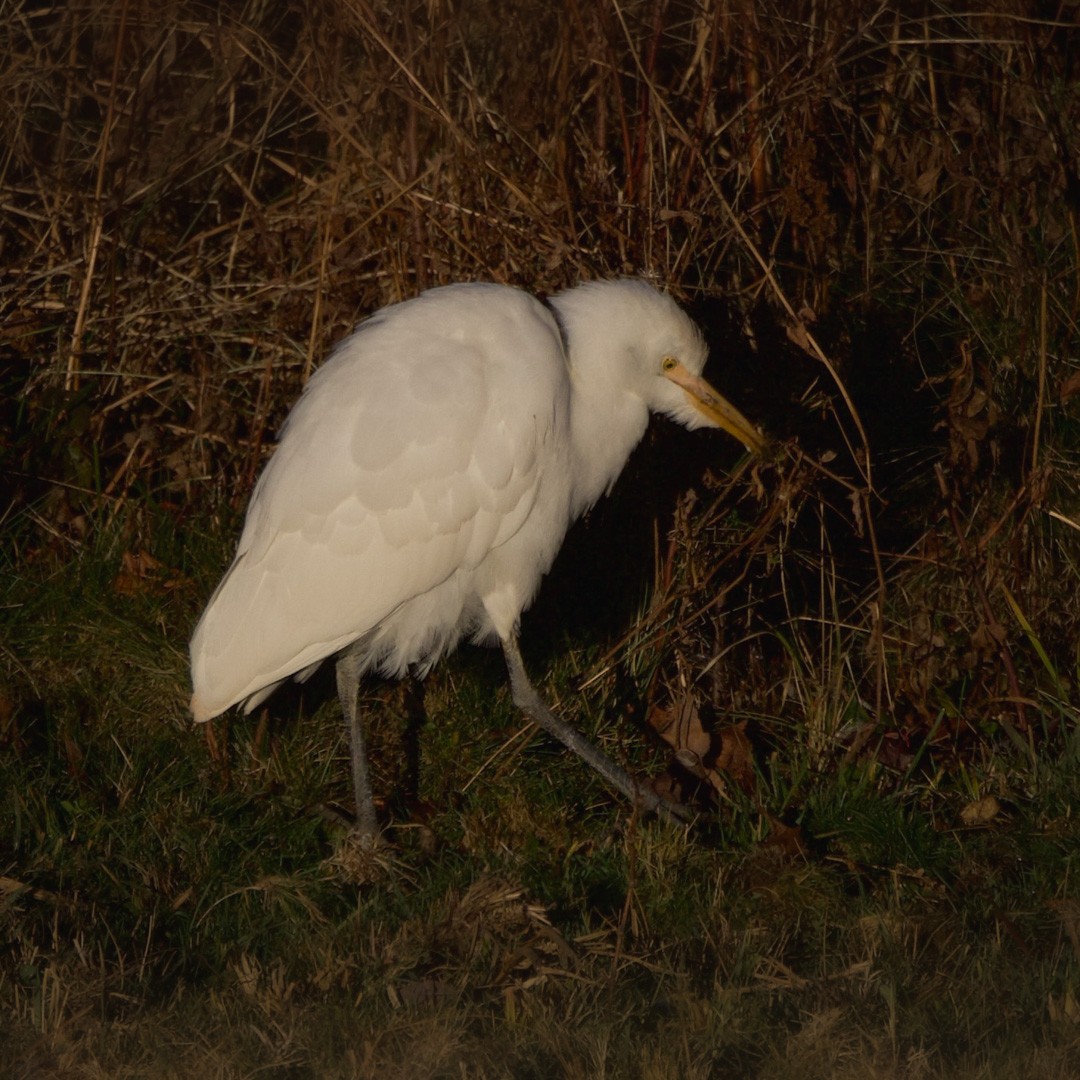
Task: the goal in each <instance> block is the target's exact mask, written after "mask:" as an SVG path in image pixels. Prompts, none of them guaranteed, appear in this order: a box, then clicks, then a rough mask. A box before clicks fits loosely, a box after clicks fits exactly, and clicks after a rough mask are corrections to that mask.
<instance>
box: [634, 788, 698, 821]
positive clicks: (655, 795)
mask: <svg viewBox="0 0 1080 1080" xmlns="http://www.w3.org/2000/svg"><path fill="white" fill-rule="evenodd" d="M636 789H637V790H636V798H635V799H634V802H635V804H636V805H637V807H638V808H639V809H641V810H646V811H649V812H651V813H654V814H656V816H657V817H658V818H660V820H661V821H666V822H667V823H668V824H670V825H689V824H690V823H691V822H693V820H694V818H695V817H697V815H696V814H695V813H694V811H693V810H691V809H690V807H689V806H686V805H684V804H683V803H681V802H676V801H675V800H674V799H671V798H667V797H665V796H663V795H661V794H659V792H657V791H655V790H654V789H653V788H652V787H651V786H650V785H649V784H647V783H643V782H642V781H640V780H638V781H636Z"/></svg>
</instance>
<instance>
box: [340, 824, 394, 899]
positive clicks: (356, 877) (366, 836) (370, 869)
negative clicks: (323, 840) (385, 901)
mask: <svg viewBox="0 0 1080 1080" xmlns="http://www.w3.org/2000/svg"><path fill="white" fill-rule="evenodd" d="M396 862H397V860H396V858H395V848H394V846H393V845H392V844H391V843H390V842H389V841H388V840H387V839H386V838H385V837H384V836H383V834H382V833H381V832H379V830H378V829H375V830H367V829H361V828H359V827H357V826H354V827H353V828H351V829H350V830H349V831H348V832H347V833H346V834H345V835H344V836H343V837H342V838H341V840H339V841H338V844H337V847H336V849H335V851H334V853H333V854H332V855H331V856H330V857H329V858H328V859H327V860H326V865H327V866H329V867H330V869H331V870H333V872H334V873H335V874H336V875H337V876H338V877H340V878H342V879H344V880H345V881H347V882H349V883H350V884H352V885H370V884H373V883H374V882H377V881H385V880H386V879H387V878H389V877H393V876H395V875H396Z"/></svg>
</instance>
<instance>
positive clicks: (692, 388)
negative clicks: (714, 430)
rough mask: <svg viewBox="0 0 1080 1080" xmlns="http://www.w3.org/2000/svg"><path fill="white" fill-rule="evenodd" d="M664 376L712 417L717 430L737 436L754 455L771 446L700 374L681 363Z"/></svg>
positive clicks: (699, 408)
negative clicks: (693, 373)
mask: <svg viewBox="0 0 1080 1080" xmlns="http://www.w3.org/2000/svg"><path fill="white" fill-rule="evenodd" d="M664 376H665V377H666V378H668V379H670V380H671V381H672V382H673V383H674V384H675V385H676V386H679V387H681V388H682V389H683V390H684V391H686V396H687V397H688V398H689V399H690V403H691V404H692V405H693V406H694V408H695V409H697V410H698V412H700V413H703V414H704V415H705V416H706V417H708V419H709V421H710V422H711V423H712V425H713V426H714V427H720V428H723V429H724V430H725V431H726V432H727V433H728V434H729V435H734V436H735V438H736V439H738V440H739V442H741V443H742V444H743V446H745V447H746V449H747V450H749V451H750V453H752V454H760V453H761V452H762V451H763V450H764V449H765V447H766V445H767V444H766V440H765V438H764V436H763V435H761V434H760V433H759V432H758V431H757V430H756V429H755V428H754V427H753V426H751V424H750V421H749V420H747V419H746V417H745V416H743V414H742V413H741V412H739V410H738V409H736V408H735V406H734V405H732V404H731V403H730V402H729V401H727V400H725V399H724V398H723V397H721V396H720V394H718V393H717V392H716V391H715V390H714V389H713V388H712V387H711V386H710V385H709V384H708V383H707V382H706V381H705V380H704V379H703V378H702V377H701V376H700V375H692V374H691V373H690V372H689V371H687V370H686V368H685V367H684V366H683V365H682V364H681V363H677V364H674V365H673V366H672V367H670V368H668V369H667V370H666V371H665V372H664Z"/></svg>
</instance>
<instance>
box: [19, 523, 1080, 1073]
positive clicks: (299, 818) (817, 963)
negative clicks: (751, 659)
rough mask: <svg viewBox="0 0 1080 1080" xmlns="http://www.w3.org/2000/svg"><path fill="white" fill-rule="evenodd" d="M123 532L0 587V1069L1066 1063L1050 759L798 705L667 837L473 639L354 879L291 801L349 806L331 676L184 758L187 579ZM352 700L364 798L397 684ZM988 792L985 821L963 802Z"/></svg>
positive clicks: (999, 1067) (397, 711) (1062, 772)
mask: <svg viewBox="0 0 1080 1080" xmlns="http://www.w3.org/2000/svg"><path fill="white" fill-rule="evenodd" d="M122 539H123V530H122V529H117V530H115V531H114V533H113V535H112V536H111V537H109V536H108V535H107V534H106V533H104V532H102V533H95V543H94V545H93V546H88V547H87V549H86V550H84V551H83V552H82V554H81V555H80V557H79V558H77V559H76V560H72V561H68V562H66V563H63V564H60V563H57V564H56V565H54V566H52V567H51V568H49V569H48V570H46V569H45V568H44V567H40V566H39V567H34V568H32V569H31V570H29V571H26V572H24V573H23V574H21V575H20V576H19V577H16V578H14V579H13V581H12V583H11V584H10V586H9V589H8V592H7V594H6V596H5V598H4V611H5V630H6V640H7V641H8V642H9V643H11V642H15V641H18V642H19V643H20V645H19V649H18V654H17V655H18V663H19V666H20V668H21V669H22V671H23V672H24V674H25V683H24V684H23V686H24V689H25V691H26V692H29V688H33V692H34V695H35V696H33V697H28V698H27V699H24V700H18V701H15V702H12V701H10V700H9V702H8V716H9V719H8V723H7V727H6V729H5V739H4V753H3V757H2V769H3V775H2V778H0V788H2V790H3V791H4V792H6V795H5V797H4V801H3V811H2V813H3V822H4V829H3V835H4V836H5V837H6V840H5V844H4V851H5V854H4V860H5V872H4V877H3V888H4V896H3V904H4V912H3V917H4V922H5V927H6V936H7V938H8V947H7V950H6V955H5V962H4V967H3V976H2V979H3V981H2V982H0V1000H2V1001H3V1004H4V1009H5V1014H4V1015H5V1021H4V1023H5V1027H6V1029H7V1034H8V1037H7V1038H6V1039H5V1042H4V1050H3V1051H2V1052H0V1057H2V1060H3V1066H4V1069H5V1071H6V1072H7V1073H8V1074H9V1075H23V1076H30V1075H36V1076H37V1075H41V1076H46V1075H56V1076H66V1075H86V1076H95V1075H102V1076H105V1075H107V1076H123V1075H132V1076H141V1075H159V1074H160V1075H173V1076H188V1075H196V1074H198V1073H201V1072H205V1071H206V1070H207V1069H210V1070H212V1071H214V1072H215V1073H217V1074H220V1075H249V1074H255V1073H256V1072H260V1071H266V1072H270V1073H271V1074H278V1073H280V1074H281V1075H317V1076H356V1075H361V1076H363V1075H376V1074H379V1073H381V1072H383V1071H385V1070H386V1069H390V1068H398V1069H401V1070H403V1071H404V1075H410V1076H418V1077H421V1076H444V1075H454V1074H456V1073H458V1072H459V1071H460V1070H461V1069H465V1070H467V1071H468V1073H469V1074H470V1075H478V1076H509V1075H512V1076H552V1075H566V1076H576V1075H580V1076H598V1075H620V1076H643V1077H666V1076H747V1075H756V1076H791V1075H794V1074H795V1073H805V1074H808V1075H810V1076H822V1077H825V1076H845V1075H850V1076H868V1075H872V1076H878V1075H880V1076H905V1077H906V1076H966V1075H970V1076H995V1077H996V1076H1017V1077H1019V1076H1025V1077H1031V1076H1040V1077H1041V1076H1046V1077H1056V1076H1060V1077H1065V1076H1068V1075H1070V1074H1071V1072H1072V1071H1073V1070H1074V1069H1075V1067H1076V1060H1077V1053H1078V1050H1080V1047H1078V1042H1077V1036H1076V1030H1075V1024H1076V1019H1075V1015H1076V1014H1075V991H1074V989H1073V988H1074V987H1075V985H1076V979H1077V973H1078V966H1080V950H1078V948H1077V940H1078V939H1077V927H1078V926H1080V921H1078V920H1080V909H1078V908H1077V907H1076V904H1075V901H1074V900H1073V899H1072V889H1071V878H1072V873H1073V871H1074V862H1075V859H1076V857H1077V852H1078V850H1080V847H1078V844H1077V831H1076V824H1075V817H1074V814H1073V805H1074V801H1075V791H1076V784H1077V768H1078V764H1077V760H1076V755H1075V753H1071V754H1070V753H1061V752H1058V751H1055V752H1053V753H1041V752H1037V753H1035V754H1031V753H1025V752H1022V751H1021V749H1020V748H1019V747H1016V748H1014V749H1013V750H1012V751H1010V750H1009V748H1008V747H1007V746H1002V747H1001V748H1000V749H999V750H998V751H997V752H996V753H994V754H993V755H992V756H991V757H987V758H986V759H985V760H983V761H981V762H979V761H969V762H968V763H967V765H966V766H965V768H964V771H963V772H962V774H959V775H951V776H950V775H948V774H947V773H946V772H945V770H943V769H935V768H934V767H932V766H930V767H924V768H921V769H918V768H917V769H915V770H912V771H911V774H910V775H908V776H906V777H897V775H896V774H895V772H891V771H889V770H885V769H882V768H881V767H880V766H879V765H876V764H874V763H867V762H853V763H851V764H849V765H848V766H846V767H843V766H840V767H838V766H836V765H833V766H830V767H828V768H822V766H821V763H820V761H819V760H815V757H816V755H812V754H811V752H810V750H809V746H810V742H809V740H808V738H807V732H806V728H805V727H803V726H800V725H796V726H794V727H792V728H789V729H788V730H787V731H785V733H784V734H785V743H784V746H783V750H782V753H781V752H779V751H774V752H771V753H768V754H762V755H760V756H759V757H758V759H757V765H756V767H757V769H758V776H757V782H756V785H755V787H754V789H753V793H752V797H751V798H747V799H743V800H742V803H741V805H738V801H737V800H736V799H735V798H734V797H733V798H732V799H731V800H730V801H728V802H727V803H726V805H725V806H724V807H722V808H721V809H720V810H719V811H712V812H711V813H706V815H705V817H704V819H703V821H702V822H701V823H700V824H699V826H698V827H697V828H696V829H694V830H691V831H689V832H684V831H681V830H677V829H673V828H670V827H667V826H663V825H661V824H659V823H657V822H653V821H638V820H635V819H634V818H633V817H632V816H631V815H629V814H628V811H627V808H626V807H625V806H622V805H620V804H619V803H618V801H617V800H615V799H614V798H613V797H611V796H610V795H609V794H608V793H606V792H605V791H604V790H603V789H602V787H601V785H600V784H599V783H598V782H597V781H596V780H595V779H594V778H593V777H592V776H591V775H590V774H588V773H587V772H586V771H585V769H584V768H583V767H581V766H579V765H578V764H577V763H575V762H572V761H568V760H566V757H565V754H563V752H561V751H560V750H558V749H557V748H555V747H554V746H551V745H548V744H547V743H546V742H545V741H543V740H541V739H538V737H537V736H535V735H533V736H532V737H531V738H530V739H529V740H527V741H526V742H525V743H523V742H522V740H521V739H520V738H515V736H516V735H517V730H518V727H519V722H518V719H517V717H516V716H515V715H514V713H513V710H512V708H511V707H510V705H509V702H508V695H507V693H506V691H505V688H504V687H503V686H502V678H501V674H500V673H499V671H498V665H497V664H494V663H488V662H487V661H488V659H489V658H488V657H487V656H486V655H485V654H483V653H481V652H477V651H474V652H473V653H472V654H470V653H468V652H466V653H465V654H462V655H461V656H460V657H459V658H457V659H455V660H454V661H451V662H450V663H449V664H447V665H445V667H444V668H443V669H442V670H440V671H439V672H437V673H436V674H435V675H434V676H433V677H432V679H431V680H430V683H431V685H430V686H429V687H428V691H427V696H426V698H427V700H426V708H427V712H428V713H429V716H430V717H431V719H430V721H429V723H428V725H427V726H426V728H425V729H424V730H423V731H422V733H421V736H420V739H421V747H422V758H423V760H422V766H421V772H420V776H421V787H420V792H419V800H418V801H417V802H416V803H414V804H413V805H412V807H410V808H409V809H408V811H407V813H408V817H407V818H405V819H404V820H403V825H402V828H401V829H399V831H398V832H397V834H396V836H397V844H398V846H397V849H396V851H395V852H394V856H393V858H394V863H393V865H392V867H391V868H390V870H389V871H388V872H387V873H386V874H385V876H383V877H382V878H381V879H380V880H379V881H377V882H376V883H374V884H368V885H359V886H358V885H356V884H354V883H350V882H349V881H348V880H345V879H343V878H342V877H341V876H340V874H339V873H338V871H337V869H336V867H335V864H334V862H333V859H332V856H333V855H334V853H335V851H336V850H337V846H338V844H339V843H340V841H341V831H342V830H341V826H340V825H338V824H337V823H336V821H335V820H334V819H333V818H332V816H330V815H328V814H327V813H326V812H325V803H326V802H328V801H340V802H341V803H343V804H345V803H347V800H348V769H347V762H346V760H345V746H344V741H343V739H342V733H341V732H340V730H339V720H338V717H337V715H336V710H335V708H334V704H333V701H332V700H320V694H319V693H318V691H315V692H313V693H312V694H311V695H308V694H305V695H303V701H294V702H293V708H294V709H295V710H298V711H299V712H300V713H301V715H300V716H299V717H298V718H296V717H292V716H290V717H288V718H286V717H285V716H275V717H274V718H272V720H271V722H270V724H269V726H265V725H260V723H259V721H258V719H257V718H255V717H253V718H249V719H247V720H243V721H240V720H234V721H232V722H230V723H229V725H228V727H227V729H226V728H224V726H222V729H221V730H220V731H219V738H224V739H226V740H227V760H220V759H219V760H215V758H214V756H213V755H212V754H211V752H210V749H209V747H208V743H207V741H206V739H205V738H204V736H203V732H202V731H201V730H194V729H192V728H191V727H190V725H189V724H188V723H187V722H186V719H185V716H184V710H183V691H182V687H183V671H184V667H183V663H184V662H183V657H182V656H181V655H178V653H177V650H176V648H175V646H174V644H173V643H172V641H171V635H170V634H169V633H168V631H167V627H168V626H170V625H172V624H173V623H177V622H179V623H181V624H182V623H183V622H185V621H189V620H190V618H191V617H192V616H193V615H194V614H195V611H196V610H197V606H198V600H199V596H200V592H201V590H200V589H199V588H198V587H196V585H195V583H194V582H193V581H192V580H191V579H188V578H184V579H181V578H180V577H179V576H177V574H176V573H175V570H174V568H172V567H169V566H168V564H167V563H166V561H165V558H163V557H162V556H168V555H169V554H172V555H174V556H175V555H178V554H181V553H182V549H180V548H178V547H171V546H170V544H169V541H168V537H167V535H166V539H165V542H164V543H163V547H162V549H161V550H159V551H158V552H157V553H155V558H157V559H159V561H160V562H161V568H160V569H159V571H158V572H157V574H156V576H155V577H152V578H151V579H149V580H148V581H144V582H143V584H142V586H141V587H140V588H138V589H134V590H133V589H132V588H131V587H130V586H126V587H125V588H122V589H118V588H117V583H118V581H120V580H122V579H121V578H120V574H121V570H122V567H123V561H122V555H123V546H122ZM188 556H189V558H190V552H188ZM162 582H165V583H170V584H171V585H172V587H168V588H166V587H165V586H164V585H163V584H162ZM9 647H10V645H9ZM575 657H577V660H575ZM10 658H11V654H10V652H9V659H10ZM581 662H584V669H581V668H580V667H579V666H578V665H579V664H580V663H581ZM589 663H590V662H589V660H588V659H587V654H584V653H581V652H580V651H577V652H567V653H565V656H564V660H563V661H562V663H561V664H560V665H556V667H555V668H554V670H553V673H552V677H553V679H554V684H553V685H551V686H549V692H550V693H552V694H553V695H554V696H556V697H557V698H558V699H559V700H561V701H563V702H564V707H570V708H573V709H574V710H575V713H576V715H577V716H578V722H579V723H580V724H581V725H582V726H583V727H584V728H585V729H586V730H595V731H597V733H598V735H599V736H600V737H601V738H604V739H605V740H607V741H609V742H610V740H611V739H612V738H613V737H615V736H618V737H619V739H620V740H621V742H620V744H619V745H618V746H617V747H616V752H619V753H621V754H626V753H629V754H630V755H631V756H632V757H633V758H634V759H635V760H637V761H638V763H639V764H641V765H644V764H646V763H647V762H646V761H645V760H644V759H643V758H642V753H643V751H644V750H645V749H647V746H648V743H647V742H643V741H642V739H641V738H640V736H639V737H634V738H627V735H626V732H625V731H624V732H619V731H618V730H617V729H615V730H613V729H612V727H611V725H610V722H609V721H606V720H605V719H604V712H605V709H604V705H605V702H604V701H603V700H597V696H596V695H595V694H590V695H587V696H586V697H585V698H583V699H580V698H579V697H578V695H577V694H576V693H575V691H574V685H575V683H576V682H577V681H579V680H580V678H581V676H582V674H583V673H584V671H587V670H588V667H589ZM326 689H327V688H324V691H323V695H322V696H323V697H325V696H326ZM309 697H310V699H311V700H309ZM579 702H580V703H581V704H579ZM369 707H370V708H371V711H372V715H373V717H374V721H373V722H376V723H377V726H376V728H375V738H374V756H375V761H376V777H377V786H378V788H379V790H380V792H382V793H383V794H386V793H387V792H388V790H392V789H393V788H394V786H395V785H396V784H398V782H399V780H400V769H401V767H402V766H401V762H402V758H403V751H402V746H401V741H402V732H403V729H404V723H403V709H402V706H401V702H400V700H398V699H396V697H395V695H394V694H392V693H390V692H389V691H387V692H385V693H383V694H382V695H381V696H380V697H374V698H372V699H371V701H369ZM648 756H649V757H655V756H656V754H655V752H649V755H648ZM470 781H472V782H471V783H470ZM991 791H992V792H994V793H995V794H996V796H997V797H998V799H999V801H1000V805H1001V809H1000V811H999V813H998V814H997V815H996V816H994V817H993V819H992V820H990V821H987V822H985V823H982V824H977V825H972V826H968V825H965V824H964V823H963V820H962V814H963V810H964V807H965V806H966V805H968V804H969V803H970V802H971V801H972V799H973V798H974V797H976V796H979V795H981V794H983V793H986V792H991ZM780 821H787V823H788V824H789V825H790V826H791V827H792V828H797V829H798V830H799V832H800V834H801V837H802V840H801V842H800V847H799V849H797V850H796V849H794V848H792V846H791V844H790V842H789V839H788V838H787V836H786V834H785V833H784V831H783V829H782V828H779V827H777V825H776V824H775V823H776V822H780ZM770 822H772V823H774V824H772V825H770Z"/></svg>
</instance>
